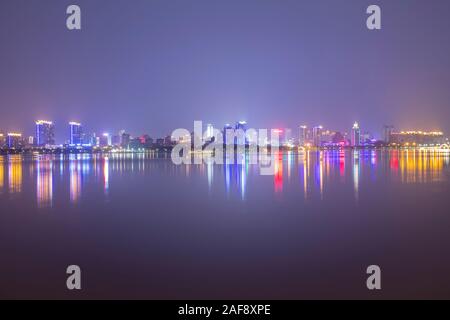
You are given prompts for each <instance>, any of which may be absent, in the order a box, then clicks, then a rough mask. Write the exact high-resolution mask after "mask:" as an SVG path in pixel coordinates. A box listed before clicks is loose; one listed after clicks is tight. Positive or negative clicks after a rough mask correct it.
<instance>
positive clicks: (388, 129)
mask: <svg viewBox="0 0 450 320" xmlns="http://www.w3.org/2000/svg"><path fill="white" fill-rule="evenodd" d="M393 131H394V126H392V125H384V127H383V141H384V142H386V143H390V142H391V135H392V132H393Z"/></svg>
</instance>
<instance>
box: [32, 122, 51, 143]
mask: <svg viewBox="0 0 450 320" xmlns="http://www.w3.org/2000/svg"><path fill="white" fill-rule="evenodd" d="M35 144H36V145H37V146H45V145H54V144H55V133H54V126H53V122H51V121H45V120H38V121H36V141H35Z"/></svg>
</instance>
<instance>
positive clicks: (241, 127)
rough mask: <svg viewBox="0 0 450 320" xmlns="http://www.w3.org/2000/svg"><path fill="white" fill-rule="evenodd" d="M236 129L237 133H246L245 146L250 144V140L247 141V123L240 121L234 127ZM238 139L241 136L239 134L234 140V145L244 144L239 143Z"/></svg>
mask: <svg viewBox="0 0 450 320" xmlns="http://www.w3.org/2000/svg"><path fill="white" fill-rule="evenodd" d="M234 129H235V130H236V131H237V130H242V131H244V144H248V139H247V137H246V136H245V132H246V131H247V121H242V120H241V121H238V122H236V124H235V126H234ZM238 138H239V134H238V133H237V134H236V137H235V139H234V144H236V145H237V144H242V141H238Z"/></svg>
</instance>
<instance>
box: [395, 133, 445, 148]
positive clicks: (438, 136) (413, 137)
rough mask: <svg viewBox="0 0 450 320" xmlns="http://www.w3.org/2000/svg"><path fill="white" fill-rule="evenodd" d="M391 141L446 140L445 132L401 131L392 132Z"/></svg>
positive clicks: (402, 142)
mask: <svg viewBox="0 0 450 320" xmlns="http://www.w3.org/2000/svg"><path fill="white" fill-rule="evenodd" d="M390 142H391V143H396V144H419V145H423V144H442V143H444V142H445V139H444V134H443V133H442V132H439V131H431V132H425V131H401V132H392V133H391V138H390Z"/></svg>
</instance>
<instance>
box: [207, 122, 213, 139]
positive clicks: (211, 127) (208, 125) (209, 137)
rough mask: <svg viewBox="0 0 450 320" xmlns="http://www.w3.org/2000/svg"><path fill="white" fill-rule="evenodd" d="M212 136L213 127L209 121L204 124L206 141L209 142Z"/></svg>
mask: <svg viewBox="0 0 450 320" xmlns="http://www.w3.org/2000/svg"><path fill="white" fill-rule="evenodd" d="M213 137H214V127H213V125H212V124H211V123H208V124H207V125H206V141H207V142H209V141H211V140H212V138H213Z"/></svg>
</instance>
